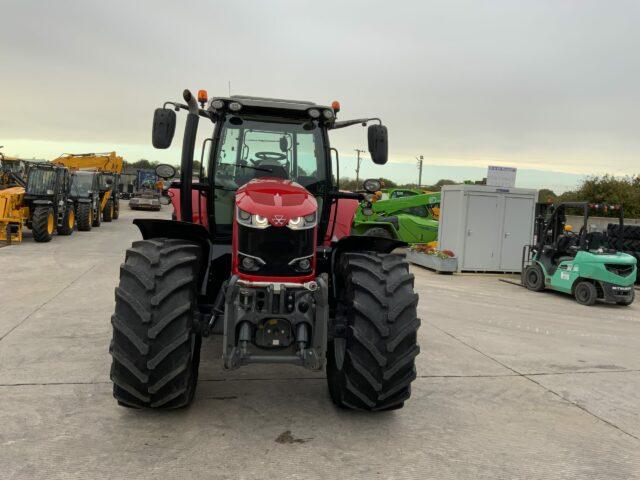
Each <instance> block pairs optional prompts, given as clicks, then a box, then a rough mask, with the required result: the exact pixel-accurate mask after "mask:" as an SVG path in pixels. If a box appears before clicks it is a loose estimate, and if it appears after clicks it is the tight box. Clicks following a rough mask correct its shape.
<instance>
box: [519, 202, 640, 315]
mask: <svg viewBox="0 0 640 480" xmlns="http://www.w3.org/2000/svg"><path fill="white" fill-rule="evenodd" d="M591 212H603V213H604V212H615V213H617V214H618V221H619V224H620V231H621V232H624V210H623V208H622V206H619V205H604V204H590V203H586V202H565V203H561V204H559V205H556V206H554V207H552V208H549V209H547V210H546V212H545V213H543V214H541V215H540V216H538V218H537V219H536V225H535V244H534V245H526V246H525V247H524V251H523V257H522V258H523V266H522V282H523V284H524V285H525V286H526V287H527V288H529V289H530V290H534V291H540V290H543V289H544V288H550V289H552V290H558V291H561V292H564V293H570V294H572V295H574V296H575V298H576V300H577V301H578V302H579V303H582V304H584V305H593V304H594V303H595V302H596V301H597V300H598V299H601V300H604V301H608V302H611V303H618V304H621V305H630V304H631V303H632V302H633V299H634V296H635V295H634V290H633V283H634V281H635V278H636V271H637V270H636V268H637V267H636V259H635V258H634V257H632V256H631V255H628V254H626V253H621V252H620V250H621V249H622V244H623V239H622V238H621V237H620V238H617V240H615V241H610V240H609V239H608V238H607V236H606V234H604V233H603V232H601V231H597V230H596V229H595V228H591V227H590V226H589V217H590V214H591ZM567 215H574V216H577V217H578V218H579V219H580V225H579V228H578V230H577V231H576V228H575V227H574V226H573V225H571V224H569V223H568V221H567Z"/></svg>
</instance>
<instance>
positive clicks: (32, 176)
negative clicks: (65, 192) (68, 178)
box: [26, 167, 56, 195]
mask: <svg viewBox="0 0 640 480" xmlns="http://www.w3.org/2000/svg"><path fill="white" fill-rule="evenodd" d="M55 185H56V172H55V170H54V169H53V168H38V167H33V168H31V169H30V170H29V177H28V180H27V189H26V192H27V193H28V194H31V195H53V194H54V193H55Z"/></svg>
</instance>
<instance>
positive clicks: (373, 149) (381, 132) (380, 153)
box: [367, 125, 389, 165]
mask: <svg viewBox="0 0 640 480" xmlns="http://www.w3.org/2000/svg"><path fill="white" fill-rule="evenodd" d="M367 137H368V140H369V153H370V154H371V160H373V163H375V164H377V165H384V164H385V163H387V160H388V157H389V144H388V141H387V127H385V126H384V125H369V128H368V129H367Z"/></svg>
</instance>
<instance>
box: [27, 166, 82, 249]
mask: <svg viewBox="0 0 640 480" xmlns="http://www.w3.org/2000/svg"><path fill="white" fill-rule="evenodd" d="M70 184H71V175H70V172H69V169H68V168H66V167H62V166H57V165H52V164H49V163H32V164H30V165H29V168H28V170H27V179H26V185H25V194H24V197H23V202H24V205H25V206H26V207H28V211H29V216H28V219H27V221H26V224H27V227H28V228H31V229H32V230H33V237H34V239H35V240H36V241H37V242H48V241H49V240H51V237H52V235H53V232H54V231H57V232H58V234H59V235H71V233H73V227H74V221H75V220H74V214H73V204H72V203H71V201H70V199H69V188H70Z"/></svg>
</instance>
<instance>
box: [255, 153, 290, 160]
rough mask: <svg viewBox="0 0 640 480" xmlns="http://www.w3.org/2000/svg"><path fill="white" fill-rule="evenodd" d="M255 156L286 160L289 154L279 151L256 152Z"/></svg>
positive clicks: (263, 158) (262, 158)
mask: <svg viewBox="0 0 640 480" xmlns="http://www.w3.org/2000/svg"><path fill="white" fill-rule="evenodd" d="M254 155H255V157H256V158H257V159H258V160H262V161H265V160H267V161H268V160H286V159H287V155H286V154H285V153H279V152H256V153H255V154H254Z"/></svg>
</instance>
